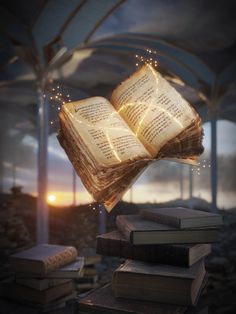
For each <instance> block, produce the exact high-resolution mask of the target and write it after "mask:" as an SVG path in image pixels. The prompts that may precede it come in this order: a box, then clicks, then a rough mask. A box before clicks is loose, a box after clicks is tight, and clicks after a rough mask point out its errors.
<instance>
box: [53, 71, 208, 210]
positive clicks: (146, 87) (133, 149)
mask: <svg viewBox="0 0 236 314" xmlns="http://www.w3.org/2000/svg"><path fill="white" fill-rule="evenodd" d="M59 120H60V131H59V134H58V139H59V142H60V144H61V146H62V147H63V148H64V149H65V151H66V153H67V155H68V157H69V159H70V161H71V162H72V164H73V166H74V168H75V170H76V172H77V174H78V175H79V176H80V178H81V180H82V182H83V184H84V185H85V187H86V188H87V190H88V191H89V192H90V194H91V195H92V196H93V198H94V199H95V200H96V201H98V202H103V203H104V205H105V207H106V208H107V210H109V211H110V210H111V209H112V208H113V207H114V205H115V204H116V203H117V202H118V201H119V200H120V198H121V197H122V195H123V194H124V193H125V191H126V190H127V189H128V188H129V187H130V186H131V184H132V183H133V182H134V181H135V180H136V179H137V177H138V176H139V175H140V174H141V173H142V171H143V170H144V169H145V168H146V167H147V165H149V163H150V162H152V161H154V160H158V159H161V158H176V159H178V160H184V161H186V162H194V161H195V160H196V158H197V156H199V155H200V154H201V153H202V152H203V146H202V137H203V129H202V127H201V119H200V117H199V115H198V114H197V113H196V111H195V110H194V108H193V107H192V106H191V105H190V104H189V103H188V102H187V101H186V100H184V99H183V98H182V97H181V95H180V94H179V93H178V92H177V91H176V90H175V89H174V88H173V87H172V86H171V85H170V84H169V83H168V82H167V81H166V80H165V79H164V78H163V77H162V76H161V74H159V73H158V72H156V70H155V69H154V68H152V67H151V66H150V65H145V66H143V67H142V68H141V69H140V70H139V71H137V72H135V73H134V74H133V75H132V76H131V77H130V78H128V79H126V80H125V81H124V82H123V83H121V84H120V85H119V86H118V87H117V88H116V89H115V90H114V91H113V93H112V96H111V99H110V101H108V100H107V99H105V98H103V97H91V98H87V99H84V100H81V101H76V102H70V103H66V104H64V105H63V106H62V109H61V112H60V114H59Z"/></svg>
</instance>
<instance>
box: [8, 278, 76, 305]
mask: <svg viewBox="0 0 236 314" xmlns="http://www.w3.org/2000/svg"><path fill="white" fill-rule="evenodd" d="M72 293H73V285H72V281H69V282H67V283H64V284H61V285H59V286H55V287H51V288H49V289H47V290H43V291H39V290H35V289H31V288H29V287H26V286H22V285H19V284H17V283H14V282H13V283H10V284H5V285H3V286H2V296H3V297H5V298H9V299H13V300H19V301H22V302H30V303H34V304H37V305H47V304H49V303H51V302H53V301H56V300H58V299H59V298H62V297H65V296H68V295H71V294H72Z"/></svg>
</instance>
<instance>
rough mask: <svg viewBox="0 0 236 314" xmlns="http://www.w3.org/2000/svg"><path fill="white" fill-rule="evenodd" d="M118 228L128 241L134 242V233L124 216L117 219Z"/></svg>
mask: <svg viewBox="0 0 236 314" xmlns="http://www.w3.org/2000/svg"><path fill="white" fill-rule="evenodd" d="M116 226H117V228H118V230H119V231H120V232H121V233H122V234H123V235H124V236H125V238H126V239H127V240H128V241H130V242H132V241H133V232H132V230H131V229H130V226H129V224H128V223H127V222H126V221H125V219H123V216H122V215H121V216H117V217H116Z"/></svg>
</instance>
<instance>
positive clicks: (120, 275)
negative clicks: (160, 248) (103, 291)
mask: <svg viewBox="0 0 236 314" xmlns="http://www.w3.org/2000/svg"><path fill="white" fill-rule="evenodd" d="M205 274H206V271H205V267H204V261H203V260H202V261H200V262H198V263H196V264H194V265H193V266H192V267H190V268H184V267H178V266H170V265H164V264H155V263H147V262H141V261H134V260H127V261H126V262H125V263H124V264H123V265H121V266H120V267H119V268H118V269H117V270H116V271H115V272H114V274H113V279H112V289H113V291H114V295H115V296H116V297H123V298H128V299H138V300H146V301H154V302H161V303H170V304H179V305H186V306H187V305H194V304H195V303H196V301H197V298H198V296H199V291H200V290H201V287H202V284H203V280H204V277H205Z"/></svg>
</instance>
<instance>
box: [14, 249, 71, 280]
mask: <svg viewBox="0 0 236 314" xmlns="http://www.w3.org/2000/svg"><path fill="white" fill-rule="evenodd" d="M76 257H77V250H76V248H74V247H71V246H62V245H52V244H41V245H38V246H35V247H33V248H31V249H28V250H25V251H23V252H20V253H17V254H14V255H11V257H10V263H11V267H12V269H13V270H14V271H15V272H23V273H34V274H39V275H46V274H48V273H50V272H52V271H54V270H56V269H58V268H60V267H62V266H64V265H66V264H68V263H70V262H73V261H75V260H76Z"/></svg>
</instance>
